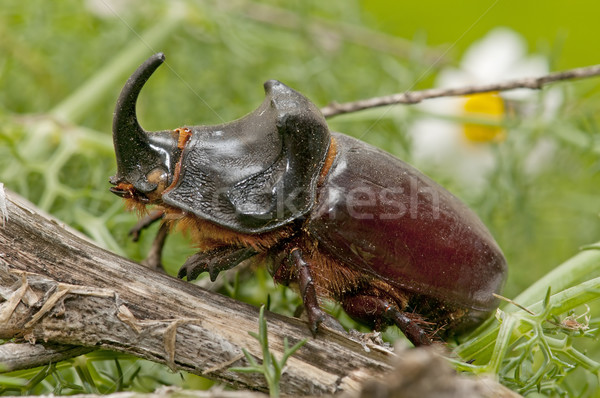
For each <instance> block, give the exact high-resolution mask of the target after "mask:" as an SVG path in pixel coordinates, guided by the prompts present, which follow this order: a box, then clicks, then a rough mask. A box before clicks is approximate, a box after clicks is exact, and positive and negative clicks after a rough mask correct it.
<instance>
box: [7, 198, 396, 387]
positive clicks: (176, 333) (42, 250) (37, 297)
mask: <svg viewBox="0 0 600 398" xmlns="http://www.w3.org/2000/svg"><path fill="white" fill-rule="evenodd" d="M6 199H7V200H6V205H7V212H8V221H7V222H6V224H5V225H4V226H3V227H2V226H0V293H1V294H0V317H3V318H5V320H6V321H5V322H2V323H0V338H4V339H13V338H23V339H25V340H27V341H29V342H36V341H43V342H49V343H54V344H65V345H76V346H84V347H94V348H106V349H110V350H116V351H121V352H126V353H130V354H133V355H137V356H139V357H142V358H146V359H150V360H153V361H156V362H161V363H166V364H168V365H169V366H171V367H172V368H173V369H181V370H186V371H189V372H192V373H196V374H201V375H204V376H206V377H210V378H213V379H216V380H221V381H224V382H226V383H228V384H230V385H235V386H237V387H240V388H246V389H253V390H262V391H266V388H267V387H266V384H265V381H264V379H263V378H262V377H261V376H258V375H255V374H245V373H236V372H231V371H229V370H228V369H229V367H230V366H246V364H245V363H244V362H245V359H243V358H242V356H241V355H240V354H241V353H242V350H241V349H242V348H246V349H247V350H248V351H249V352H251V353H253V354H256V357H257V358H260V357H261V354H260V353H261V349H260V347H259V346H258V344H257V342H256V340H255V339H254V338H252V337H251V336H249V335H248V333H247V332H248V331H256V329H257V327H258V310H257V309H256V308H254V307H252V306H250V305H247V304H244V303H240V302H237V301H234V300H232V299H230V298H227V297H224V296H221V295H219V294H216V293H211V292H207V291H205V290H202V289H200V288H198V287H197V286H195V285H193V284H191V283H188V282H184V281H181V280H178V279H176V278H173V277H170V276H167V275H164V274H162V273H159V272H152V271H149V270H148V269H147V268H145V267H143V266H141V265H139V264H136V263H133V262H131V261H128V260H126V259H124V258H121V257H119V256H117V255H115V254H112V253H109V252H107V251H105V250H102V249H100V248H98V247H96V246H94V245H93V244H91V243H90V242H88V241H86V240H84V239H82V238H81V237H78V236H75V235H73V234H71V233H69V232H67V231H66V230H65V229H64V228H62V227H61V226H60V225H59V224H58V223H57V222H55V221H50V220H49V219H47V218H45V217H43V216H41V215H40V214H39V213H38V212H37V211H36V210H35V208H34V207H33V206H32V205H31V204H28V203H26V202H24V201H23V200H21V199H18V198H17V197H16V196H15V195H14V194H11V193H8V194H7V197H6ZM266 318H267V322H268V330H269V341H270V344H271V350H272V352H274V353H275V355H279V356H280V355H282V350H283V344H282V342H283V338H284V337H287V338H288V340H289V341H290V344H294V343H295V342H297V341H299V340H301V339H304V338H308V339H309V341H308V343H307V344H305V345H304V346H303V347H302V348H301V349H300V350H299V351H298V352H297V353H296V354H295V355H294V356H293V357H291V358H290V360H289V361H288V365H287V369H286V371H285V374H284V376H283V379H282V386H281V389H282V393H287V394H294V395H307V394H314V395H317V394H323V393H336V392H340V391H352V390H356V389H357V388H358V385H359V383H360V382H362V381H363V380H365V379H368V378H371V377H373V376H376V375H378V374H381V373H382V372H384V371H386V370H389V369H391V366H390V365H389V361H390V358H391V357H392V354H390V353H389V352H386V351H385V350H383V349H372V350H370V352H368V353H367V352H365V350H364V348H363V346H362V345H361V344H360V343H358V342H354V341H352V340H350V339H348V337H347V336H344V335H341V334H339V333H336V332H333V331H327V330H325V331H323V332H319V334H318V336H317V338H312V336H311V335H310V333H309V332H308V328H307V327H306V324H304V323H303V322H301V321H299V320H297V319H289V318H285V317H283V316H280V315H277V314H273V313H268V314H267V317H266ZM238 358H239V359H238ZM234 359H237V360H235V361H232V360H234Z"/></svg>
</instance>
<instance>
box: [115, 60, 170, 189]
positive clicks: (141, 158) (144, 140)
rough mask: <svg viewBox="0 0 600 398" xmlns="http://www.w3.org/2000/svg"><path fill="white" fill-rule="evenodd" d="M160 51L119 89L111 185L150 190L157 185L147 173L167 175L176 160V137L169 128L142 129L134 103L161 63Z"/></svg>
mask: <svg viewBox="0 0 600 398" xmlns="http://www.w3.org/2000/svg"><path fill="white" fill-rule="evenodd" d="M164 60H165V56H164V54H163V53H158V54H154V55H152V56H151V57H150V58H148V59H147V60H146V61H145V62H144V63H143V64H142V65H140V67H139V68H137V70H136V71H135V72H134V73H133V74H132V75H131V77H130V78H129V80H127V83H125V86H124V87H123V89H122V90H121V94H120V95H119V99H118V101H117V106H116V108H115V112H114V118H113V142H114V146H115V154H116V158H117V174H116V175H115V176H114V177H112V178H111V179H110V182H111V184H113V185H117V184H119V183H121V182H125V183H131V184H132V185H133V186H134V187H135V188H136V189H137V190H139V191H141V192H144V193H146V192H151V191H153V190H154V189H156V187H157V184H155V183H152V182H149V181H148V179H147V175H148V173H150V172H151V171H153V170H156V169H157V168H161V169H162V171H163V172H164V173H165V174H166V175H167V176H168V178H169V179H170V177H171V176H172V167H173V165H174V162H176V159H174V158H175V157H176V156H175V155H176V152H177V139H176V138H175V137H174V133H173V132H172V131H159V132H146V131H145V130H144V129H143V128H142V127H141V126H140V124H139V123H138V119H137V116H136V110H135V109H136V102H137V98H138V95H139V94H140V91H141V90H142V87H143V86H144V84H145V83H146V82H147V81H148V79H149V78H150V76H151V75H152V73H154V71H155V70H156V69H157V68H158V67H159V66H160V65H161V64H162V63H163V62H164Z"/></svg>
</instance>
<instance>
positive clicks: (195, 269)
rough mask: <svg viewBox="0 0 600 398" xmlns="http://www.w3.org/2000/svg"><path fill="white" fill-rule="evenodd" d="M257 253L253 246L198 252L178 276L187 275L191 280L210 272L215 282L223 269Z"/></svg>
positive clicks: (187, 261) (211, 278)
mask: <svg viewBox="0 0 600 398" xmlns="http://www.w3.org/2000/svg"><path fill="white" fill-rule="evenodd" d="M255 254H257V252H256V250H254V249H252V248H248V247H244V248H239V247H228V246H226V247H219V248H216V249H213V250H209V251H205V252H200V253H196V254H194V255H193V256H191V257H190V258H188V259H187V260H186V262H185V263H184V264H183V266H182V267H181V268H180V269H179V272H178V273H177V277H178V278H183V277H184V276H187V279H188V281H190V280H194V279H196V278H197V277H198V276H199V275H200V274H202V273H203V272H208V275H209V277H210V280H211V282H214V281H215V280H216V279H217V276H219V273H220V272H221V271H227V270H228V269H231V268H233V267H235V266H236V265H238V264H239V263H241V262H242V261H244V260H246V259H248V258H250V257H252V256H254V255H255Z"/></svg>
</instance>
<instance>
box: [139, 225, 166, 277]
mask: <svg viewBox="0 0 600 398" xmlns="http://www.w3.org/2000/svg"><path fill="white" fill-rule="evenodd" d="M168 235H169V226H168V225H167V224H162V225H161V226H160V228H159V229H158V232H157V233H156V237H155V238H154V241H152V246H151V247H150V251H149V252H148V255H147V256H146V258H145V259H144V261H142V265H145V266H146V267H148V268H150V269H154V270H161V271H164V269H163V266H162V261H161V260H162V251H163V248H164V247H165V241H166V240H167V236H168Z"/></svg>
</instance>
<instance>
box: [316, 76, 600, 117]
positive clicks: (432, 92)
mask: <svg viewBox="0 0 600 398" xmlns="http://www.w3.org/2000/svg"><path fill="white" fill-rule="evenodd" d="M598 75H600V65H594V66H587V67H583V68H575V69H569V70H566V71H562V72H555V73H550V74H548V75H544V76H540V77H529V78H521V79H514V80H508V81H506V82H503V83H491V84H482V85H477V86H466V87H459V88H432V89H428V90H422V91H405V92H403V93H398V94H391V95H385V96H383V97H373V98H367V99H364V100H358V101H352V102H345V103H342V104H338V103H335V102H332V103H330V104H329V105H327V106H326V107H324V108H321V112H322V113H323V115H324V116H325V117H327V118H330V117H333V116H336V115H341V114H344V113H351V112H358V111H361V110H364V109H369V108H376V107H379V106H385V105H394V104H417V103H419V102H421V101H423V100H425V99H429V98H439V97H458V96H463V95H469V94H477V93H487V92H490V91H507V90H514V89H516V88H529V89H534V90H537V89H541V88H542V87H543V86H544V85H546V84H549V83H554V82H557V81H562V80H571V79H585V78H588V77H593V76H598Z"/></svg>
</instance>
